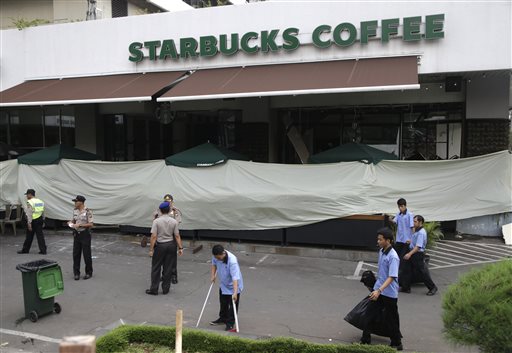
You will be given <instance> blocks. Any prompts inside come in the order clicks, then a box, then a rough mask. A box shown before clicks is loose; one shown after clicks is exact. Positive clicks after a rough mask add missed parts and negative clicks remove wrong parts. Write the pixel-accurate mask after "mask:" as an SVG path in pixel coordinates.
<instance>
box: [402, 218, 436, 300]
mask: <svg viewBox="0 0 512 353" xmlns="http://www.w3.org/2000/svg"><path fill="white" fill-rule="evenodd" d="M423 223H425V219H424V218H423V217H422V216H419V215H418V216H416V217H414V233H413V234H412V239H411V243H410V244H409V252H407V253H406V254H405V255H404V257H403V260H402V262H403V266H402V267H403V270H402V275H401V278H400V285H401V288H400V291H401V292H404V293H410V292H411V282H412V276H413V273H414V272H417V273H419V274H420V275H421V278H422V280H423V283H424V284H425V286H427V288H428V292H427V295H429V296H430V295H434V294H436V293H437V286H436V285H435V283H434V282H433V281H432V278H431V277H430V272H429V270H428V267H427V264H426V263H425V247H426V246H427V232H426V231H425V229H424V228H423Z"/></svg>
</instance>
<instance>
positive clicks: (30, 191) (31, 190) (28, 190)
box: [25, 189, 36, 196]
mask: <svg viewBox="0 0 512 353" xmlns="http://www.w3.org/2000/svg"><path fill="white" fill-rule="evenodd" d="M29 194H30V195H32V196H36V191H35V190H34V189H27V192H26V193H25V195H29Z"/></svg>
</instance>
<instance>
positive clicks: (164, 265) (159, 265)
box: [149, 241, 178, 292]
mask: <svg viewBox="0 0 512 353" xmlns="http://www.w3.org/2000/svg"><path fill="white" fill-rule="evenodd" d="M176 250H177V248H176V243H175V242H174V241H169V242H167V243H158V242H157V243H156V244H155V248H154V251H153V257H152V259H151V287H150V288H149V289H150V290H151V291H153V292H158V285H159V284H160V276H162V290H163V291H168V290H169V289H170V288H171V274H172V269H173V267H176V261H177V256H178V255H177V254H176Z"/></svg>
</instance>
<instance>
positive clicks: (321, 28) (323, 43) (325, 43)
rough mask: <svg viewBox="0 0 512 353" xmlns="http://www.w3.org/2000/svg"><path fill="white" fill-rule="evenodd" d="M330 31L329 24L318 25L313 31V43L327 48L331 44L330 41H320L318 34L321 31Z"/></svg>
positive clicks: (320, 33)
mask: <svg viewBox="0 0 512 353" xmlns="http://www.w3.org/2000/svg"><path fill="white" fill-rule="evenodd" d="M330 32H331V26H329V25H320V26H318V27H317V28H315V30H314V31H313V44H314V45H315V46H317V47H319V48H328V47H330V46H331V41H330V40H327V41H322V40H321V39H320V35H322V33H330Z"/></svg>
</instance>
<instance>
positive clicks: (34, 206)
mask: <svg viewBox="0 0 512 353" xmlns="http://www.w3.org/2000/svg"><path fill="white" fill-rule="evenodd" d="M25 195H27V208H26V210H25V213H26V214H27V235H26V237H25V242H24V243H23V248H22V249H21V250H19V251H18V254H28V252H29V251H30V247H31V246H32V240H34V233H35V234H36V236H37V245H39V254H41V255H46V243H45V241H44V235H43V212H44V202H43V201H42V200H40V199H37V198H36V192H35V190H34V189H28V190H27V192H26V193H25Z"/></svg>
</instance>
